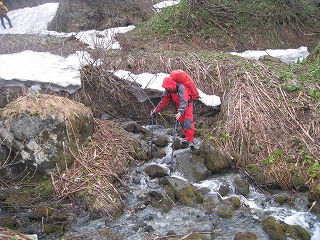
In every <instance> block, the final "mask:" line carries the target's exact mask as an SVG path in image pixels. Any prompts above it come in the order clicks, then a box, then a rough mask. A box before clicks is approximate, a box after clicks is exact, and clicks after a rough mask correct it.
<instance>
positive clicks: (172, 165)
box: [169, 119, 178, 175]
mask: <svg viewBox="0 0 320 240" xmlns="http://www.w3.org/2000/svg"><path fill="white" fill-rule="evenodd" d="M177 125H178V120H177V119H176V121H175V123H174V128H173V140H172V145H171V147H172V151H171V162H170V167H169V170H170V175H171V173H172V172H173V167H174V160H173V159H174V155H173V151H174V143H175V140H176V137H177Z"/></svg>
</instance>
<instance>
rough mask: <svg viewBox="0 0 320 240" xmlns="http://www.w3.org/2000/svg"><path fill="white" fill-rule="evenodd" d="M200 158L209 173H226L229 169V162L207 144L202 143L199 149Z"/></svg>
mask: <svg viewBox="0 0 320 240" xmlns="http://www.w3.org/2000/svg"><path fill="white" fill-rule="evenodd" d="M199 153H200V156H201V157H202V158H203V160H204V164H205V165H206V167H207V168H208V169H209V170H210V172H211V173H221V172H227V171H229V170H230V168H231V162H230V160H229V159H228V158H227V157H226V156H225V155H223V154H222V153H221V152H219V151H218V150H216V149H215V148H214V147H213V146H212V145H211V144H210V143H209V142H204V143H202V144H201V146H200V147H199Z"/></svg>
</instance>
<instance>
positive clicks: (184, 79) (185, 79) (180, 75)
mask: <svg viewBox="0 0 320 240" xmlns="http://www.w3.org/2000/svg"><path fill="white" fill-rule="evenodd" d="M170 77H171V78H172V79H173V80H174V81H175V82H178V83H181V84H182V85H184V86H185V87H186V88H188V89H189V91H190V92H191V98H192V100H195V99H197V98H199V92H198V90H197V87H196V85H195V84H194V82H193V81H192V79H191V77H190V76H189V74H188V73H186V72H185V71H183V70H180V69H177V70H173V71H172V72H171V73H170Z"/></svg>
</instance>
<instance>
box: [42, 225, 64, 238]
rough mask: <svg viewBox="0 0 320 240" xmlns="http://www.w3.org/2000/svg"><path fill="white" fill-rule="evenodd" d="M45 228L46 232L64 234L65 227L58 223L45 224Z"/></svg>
mask: <svg viewBox="0 0 320 240" xmlns="http://www.w3.org/2000/svg"><path fill="white" fill-rule="evenodd" d="M43 230H44V232H45V233H46V234H48V235H50V234H54V235H58V236H60V235H62V234H63V232H64V228H63V227H62V226H60V225H58V224H44V226H43Z"/></svg>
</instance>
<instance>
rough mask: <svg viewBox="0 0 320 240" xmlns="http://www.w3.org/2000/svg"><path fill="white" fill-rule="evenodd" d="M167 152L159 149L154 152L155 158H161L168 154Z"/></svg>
mask: <svg viewBox="0 0 320 240" xmlns="http://www.w3.org/2000/svg"><path fill="white" fill-rule="evenodd" d="M166 155H167V154H166V152H165V151H164V150H162V149H159V150H157V151H155V152H154V154H153V158H158V159H161V158H164V157H165V156H166Z"/></svg>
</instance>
